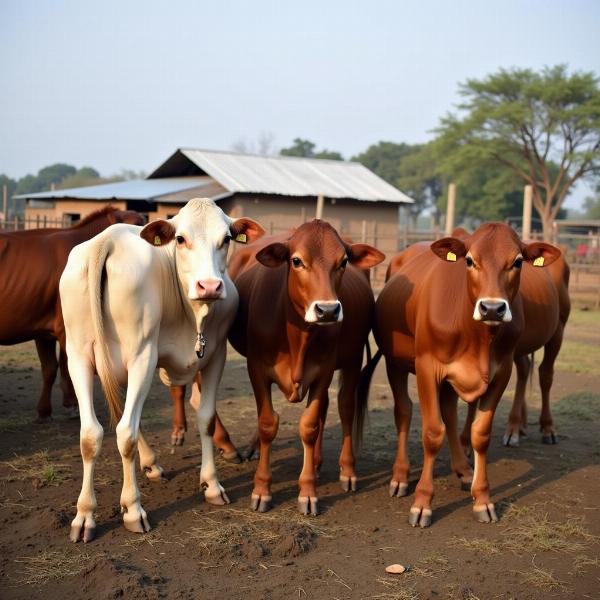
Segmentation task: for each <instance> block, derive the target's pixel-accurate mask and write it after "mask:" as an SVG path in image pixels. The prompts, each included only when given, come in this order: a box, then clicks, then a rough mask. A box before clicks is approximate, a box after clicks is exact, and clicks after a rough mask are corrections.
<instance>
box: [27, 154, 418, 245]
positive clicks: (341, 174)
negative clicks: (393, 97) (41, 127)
mask: <svg viewBox="0 0 600 600" xmlns="http://www.w3.org/2000/svg"><path fill="white" fill-rule="evenodd" d="M319 196H321V197H322V199H323V202H322V218H323V219H324V220H326V221H329V222H330V223H331V224H332V225H333V226H334V227H336V228H337V229H338V230H339V231H340V232H342V233H344V234H346V235H350V236H352V237H353V238H354V239H355V241H361V240H364V241H368V242H369V243H374V244H375V245H378V247H380V249H381V250H382V251H383V252H387V253H390V252H395V251H396V250H397V249H398V248H397V241H396V240H397V239H398V223H399V208H400V207H401V206H402V205H405V204H410V203H412V202H413V200H412V199H411V198H409V197H408V196H406V195H405V194H403V193H402V192H401V191H400V190H398V189H396V188H395V187H393V186H391V185H390V184H389V183H387V182H386V181H384V180H383V179H381V178H380V177H378V176H377V175H375V174H374V173H373V172H372V171H370V170H369V169H367V168H366V167H365V166H363V165H361V164H359V163H356V162H346V161H334V160H321V159H310V158H297V157H288V156H258V155H251V154H239V153H235V152H219V151H209V150H194V149H184V148H181V149H178V150H177V151H176V152H175V153H174V154H173V155H172V156H170V157H169V158H168V159H167V160H166V161H165V162H164V163H163V164H162V165H160V166H159V167H158V168H157V169H156V170H155V171H153V172H152V173H151V174H150V175H149V176H148V177H147V179H142V180H134V181H122V182H117V183H107V184H102V185H95V186H89V187H83V188H71V189H65V190H53V191H48V192H41V193H36V194H23V195H21V196H17V198H20V199H24V200H25V203H26V204H25V218H26V220H28V221H29V223H32V222H33V223H36V222H43V221H44V219H45V220H62V221H63V222H70V221H75V220H78V219H80V218H83V217H85V216H86V215H88V214H89V213H91V212H93V211H94V210H97V209H99V208H101V207H102V206H105V205H106V204H109V203H110V204H112V205H113V206H116V207H118V208H121V209H131V210H137V211H139V212H141V213H144V214H145V215H146V216H147V217H148V219H149V220H154V219H156V218H165V217H171V216H173V215H174V214H176V213H177V211H178V210H179V208H180V207H181V206H183V205H184V204H185V203H186V202H187V201H188V200H189V199H190V198H196V197H203V198H212V199H213V200H215V202H217V203H218V204H219V206H221V208H222V209H223V210H224V211H225V212H226V213H227V214H229V215H230V216H232V217H240V216H247V217H250V218H253V219H256V220H257V221H259V222H260V223H261V224H262V225H263V227H265V229H266V230H267V232H268V233H276V232H278V231H282V230H284V229H288V228H290V227H296V226H298V225H299V224H301V223H303V222H304V221H307V220H310V219H313V218H314V217H315V215H316V214H317V204H318V198H319Z"/></svg>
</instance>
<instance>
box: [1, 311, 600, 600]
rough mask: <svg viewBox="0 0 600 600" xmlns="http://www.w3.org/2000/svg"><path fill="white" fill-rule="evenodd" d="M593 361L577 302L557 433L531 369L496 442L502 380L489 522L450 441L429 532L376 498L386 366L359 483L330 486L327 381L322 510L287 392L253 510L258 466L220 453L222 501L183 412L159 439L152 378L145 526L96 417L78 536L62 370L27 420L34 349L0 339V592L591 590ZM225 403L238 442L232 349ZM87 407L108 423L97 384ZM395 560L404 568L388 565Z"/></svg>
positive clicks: (388, 453) (465, 594)
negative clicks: (88, 494)
mask: <svg viewBox="0 0 600 600" xmlns="http://www.w3.org/2000/svg"><path fill="white" fill-rule="evenodd" d="M536 359H537V361H538V362H539V360H540V359H541V357H540V356H537V357H536ZM599 365H600V314H599V313H591V312H583V311H576V312H575V313H574V314H573V318H572V321H571V323H570V325H569V327H568V331H567V339H566V342H565V344H564V347H563V351H562V354H561V356H560V357H559V363H558V371H557V373H556V376H555V385H554V388H553V393H552V397H553V411H554V416H555V422H556V424H557V430H558V432H559V442H560V443H559V444H558V445H556V446H545V445H542V444H541V443H540V434H539V433H538V428H537V426H536V422H537V417H538V415H539V392H538V388H537V382H536V384H535V385H534V389H533V392H532V394H531V396H530V402H529V406H530V413H529V421H530V426H529V436H528V437H527V438H525V439H524V440H522V442H521V446H520V448H516V449H513V448H511V449H509V448H504V447H503V446H502V445H501V444H500V439H501V436H502V433H503V430H504V425H505V423H506V416H507V413H508V409H509V405H510V398H511V396H512V390H513V385H514V382H511V384H510V385H509V388H508V389H507V392H506V394H505V399H504V400H503V402H502V403H501V406H500V410H499V412H498V414H497V415H496V419H495V423H494V436H493V443H492V445H491V450H490V465H491V466H490V479H491V485H492V490H493V498H494V500H495V502H496V506H497V510H498V513H499V516H500V522H499V523H497V524H494V525H484V524H479V523H476V522H475V521H474V519H473V518H472V516H471V500H470V498H469V495H468V493H467V492H463V491H461V490H460V486H459V482H458V480H457V479H456V478H455V477H454V476H453V475H452V473H451V472H450V469H449V461H448V453H447V449H446V448H444V449H443V450H442V452H441V454H440V456H439V458H438V461H437V466H436V471H435V474H436V479H435V489H436V496H435V499H434V522H433V525H432V526H431V527H430V528H428V529H419V528H415V529H413V528H412V527H410V526H409V525H408V522H407V517H408V511H409V508H410V505H411V502H412V494H411V495H409V496H408V497H405V498H400V499H398V498H390V497H389V496H388V481H389V476H390V472H391V465H392V461H393V457H394V452H395V430H394V424H393V415H392V400H391V393H390V391H389V387H388V386H387V382H386V380H385V376H384V373H383V369H382V368H381V365H380V366H379V368H378V372H377V373H376V377H375V380H374V385H373V386H372V388H371V397H370V398H371V400H370V418H369V424H368V426H367V430H366V434H365V440H364V445H363V449H362V452H361V454H360V457H359V462H358V471H359V476H360V480H359V490H358V491H357V492H356V493H353V494H352V493H344V492H342V490H341V488H340V486H339V484H338V466H337V459H338V453H339V445H340V427H339V420H338V418H337V409H336V402H335V398H336V394H335V385H334V386H333V388H332V390H331V398H332V402H331V407H330V410H329V420H328V425H327V430H326V434H325V464H324V468H323V471H322V473H321V477H320V484H319V500H320V502H319V506H320V508H321V511H322V514H321V515H319V516H318V517H303V516H301V515H300V514H298V513H297V512H296V496H297V487H296V480H297V477H298V475H299V472H300V467H301V460H302V452H301V444H300V442H299V439H298V435H297V424H298V418H299V415H300V411H301V408H300V407H299V406H297V405H288V404H287V403H286V401H285V400H284V399H283V398H282V396H281V395H280V394H276V395H275V403H276V409H277V410H278V412H279V413H280V415H281V426H280V430H279V435H278V438H277V440H276V441H275V444H274V454H273V480H274V486H273V487H274V508H273V509H272V510H271V511H270V512H269V513H266V514H257V513H254V512H252V511H251V510H250V509H249V501H250V492H251V489H252V476H253V473H254V469H255V466H256V463H252V462H251V463H244V464H241V465H232V464H229V463H226V462H224V461H222V460H220V461H219V464H218V467H219V472H220V479H221V483H222V484H223V485H224V486H225V488H226V490H227V493H228V495H229V497H230V499H231V501H232V502H231V504H230V505H229V506H227V507H223V508H219V507H214V506H211V505H208V504H206V503H205V502H204V500H203V497H202V495H201V494H200V492H199V491H198V474H199V471H198V465H199V463H200V443H199V438H198V436H197V434H196V433H195V423H194V420H193V417H192V415H191V410H189V411H188V416H189V421H190V428H189V431H188V434H187V439H186V442H185V445H184V446H183V448H178V449H177V450H176V451H175V453H174V454H172V453H171V448H170V446H169V433H170V415H171V410H170V400H169V396H168V392H167V390H166V389H165V388H164V387H163V386H162V385H161V384H160V382H159V381H158V379H157V380H156V381H155V383H154V385H153V387H152V390H151V394H150V397H149V400H148V402H147V404H146V407H145V409H144V415H143V418H142V422H143V424H144V426H145V428H146V430H147V431H148V438H149V440H150V441H151V443H152V444H153V446H154V447H155V448H156V449H157V451H158V452H159V456H160V463H161V464H162V466H163V468H164V469H165V471H166V472H167V474H168V477H169V480H168V481H167V482H164V483H158V484H157V483H150V482H148V481H146V480H145V477H144V476H143V475H141V474H140V476H139V478H138V480H139V481H140V485H141V490H142V497H143V504H144V507H145V509H146V510H147V511H148V513H149V516H150V521H151V523H152V525H153V530H152V531H151V532H150V533H149V534H146V535H136V534H132V533H129V532H128V531H126V530H125V529H124V528H123V527H122V525H121V519H120V514H119V495H120V487H121V478H122V475H121V463H120V459H119V455H118V451H117V448H116V441H115V436H114V432H113V431H110V430H109V429H108V427H106V431H105V437H104V444H103V448H102V454H101V458H100V460H99V463H98V466H97V470H96V492H97V497H98V505H99V506H98V513H97V523H98V536H97V539H96V540H95V541H93V542H92V543H90V544H87V545H83V544H82V543H79V544H72V543H71V542H69V540H68V532H69V524H70V521H71V519H72V518H73V517H74V515H75V503H76V500H77V496H78V494H79V490H80V487H81V458H80V455H79V441H78V435H79V423H78V421H77V420H72V419H68V418H67V416H66V414H65V412H64V409H63V408H62V406H61V396H60V389H59V386H58V384H57V385H56V388H55V392H54V407H55V414H54V419H53V421H52V422H51V423H49V424H46V425H34V424H33V423H32V421H33V419H34V417H35V410H34V407H35V403H36V401H37V395H38V392H39V390H40V387H41V382H40V376H39V367H38V363H37V358H36V356H35V352H34V346H33V344H23V345H20V346H13V347H8V348H7V347H4V348H0V598H2V599H6V600H8V599H16V598H21V599H25V598H28V599H29V598H45V599H53V598H61V599H64V600H66V599H69V598H90V599H92V598H93V599H98V598H99V599H104V598H120V597H123V598H189V599H192V598H193V599H197V598H215V597H218V598H229V599H234V598H244V599H247V600H248V599H254V598H273V599H279V598H298V599H300V600H302V599H303V598H317V599H321V598H331V599H334V598H339V599H344V598H381V599H383V598H389V599H417V598H460V599H465V600H466V599H472V600H475V599H477V598H479V599H481V600H483V599H489V598H507V599H508V598H518V599H528V598H543V599H544V600H546V599H548V598H563V597H572V598H600V557H599V556H600V553H599V550H600V543H599V542H600V537H598V536H600V466H599V462H600V443H599V438H600V436H599V433H600V383H599V381H600V379H599V377H600V366H599ZM411 379H412V396H413V398H416V393H415V390H414V379H413V378H411ZM219 400H220V401H219V405H218V408H219V411H220V414H221V416H222V418H223V421H224V422H225V423H226V425H227V426H228V428H229V430H230V432H231V434H232V437H233V439H234V442H236V443H238V445H240V446H242V445H243V443H244V442H245V441H246V440H247V439H249V437H250V434H251V433H252V430H253V429H254V427H255V418H256V417H255V407H254V401H253V397H252V394H251V389H250V384H249V381H248V377H247V373H246V368H245V362H244V361H243V359H242V358H241V357H239V356H237V355H235V354H232V355H231V356H230V360H229V361H228V363H227V367H226V370H225V374H224V377H223V381H222V384H221V388H220V395H219ZM96 405H97V408H98V413H99V415H100V419H101V421H102V423H103V424H105V425H106V423H107V416H106V410H105V407H104V401H103V400H102V399H101V396H100V395H99V394H98V399H97V402H96ZM461 410H462V412H463V414H464V407H462V408H461ZM419 422H420V416H419V413H418V409H417V410H416V411H415V415H414V418H413V431H412V434H411V442H410V448H411V457H412V460H413V465H412V466H413V469H412V472H411V488H410V489H411V491H412V490H413V489H414V485H415V484H416V481H417V480H418V477H419V469H420V464H421V460H422V452H421V448H420V437H419V431H420V423H419ZM391 563H401V564H403V565H405V566H407V567H409V568H408V570H407V572H406V573H404V574H402V575H393V576H392V575H387V574H386V572H385V567H386V566H387V565H389V564H391Z"/></svg>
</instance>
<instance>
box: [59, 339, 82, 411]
mask: <svg viewBox="0 0 600 600" xmlns="http://www.w3.org/2000/svg"><path fill="white" fill-rule="evenodd" d="M68 363H69V359H68V358H67V351H66V350H65V349H64V347H63V346H62V345H59V349H58V366H59V368H60V387H61V389H62V394H63V406H64V407H65V408H66V409H67V410H68V411H69V416H70V417H71V418H73V419H76V418H78V417H79V411H78V408H77V396H76V395H75V390H74V389H73V382H72V381H71V375H70V374H69V364H68Z"/></svg>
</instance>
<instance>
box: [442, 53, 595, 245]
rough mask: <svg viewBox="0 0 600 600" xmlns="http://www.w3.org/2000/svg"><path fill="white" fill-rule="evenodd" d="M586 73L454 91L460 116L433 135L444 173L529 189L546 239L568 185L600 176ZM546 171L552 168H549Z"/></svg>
mask: <svg viewBox="0 0 600 600" xmlns="http://www.w3.org/2000/svg"><path fill="white" fill-rule="evenodd" d="M598 83H599V80H598V79H597V78H596V77H595V76H594V74H593V73H580V72H575V73H572V74H569V73H568V72H567V67H566V66H564V65H559V66H556V67H552V68H549V67H547V68H545V69H543V70H542V71H541V72H540V73H536V72H534V71H532V70H530V69H510V70H505V69H501V70H500V71H498V72H497V73H495V74H493V75H489V76H488V77H487V78H485V79H483V80H475V79H472V80H468V81H467V82H466V83H465V84H462V85H461V86H460V93H461V95H462V96H463V97H464V98H465V101H464V103H462V104H460V105H459V110H460V111H461V114H460V115H458V116H457V115H452V114H450V115H447V116H446V117H444V118H443V119H442V120H441V125H440V127H439V129H438V132H439V133H440V137H439V139H438V142H437V148H438V156H439V157H440V159H441V163H442V168H443V169H444V171H446V172H452V173H459V172H460V171H461V169H465V168H467V169H469V168H474V167H489V166H494V167H497V168H502V169H508V170H511V171H512V172H513V173H515V174H516V175H517V176H518V178H519V180H520V181H521V183H522V184H531V185H532V186H533V204H534V207H535V209H536V210H537V212H538V213H539V215H540V218H541V220H542V225H543V230H544V238H545V239H550V237H551V232H552V221H553V220H554V219H555V218H556V217H557V215H558V212H559V210H560V208H561V206H562V204H563V202H564V200H565V198H566V196H567V194H568V193H569V190H570V189H571V187H572V185H573V184H574V183H575V182H576V181H577V180H578V179H580V178H582V177H589V176H593V175H598V174H599V173H600V89H599V87H598ZM553 165H554V166H555V167H556V168H553Z"/></svg>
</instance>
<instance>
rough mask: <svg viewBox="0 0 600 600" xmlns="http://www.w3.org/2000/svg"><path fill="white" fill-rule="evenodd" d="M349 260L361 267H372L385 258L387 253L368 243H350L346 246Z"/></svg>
mask: <svg viewBox="0 0 600 600" xmlns="http://www.w3.org/2000/svg"><path fill="white" fill-rule="evenodd" d="M346 254H347V255H348V260H349V261H350V262H351V263H352V264H353V265H354V266H355V267H358V268H359V269H370V268H371V267H374V266H375V265H378V264H379V263H380V262H382V261H384V260H385V254H384V253H383V252H380V251H379V250H377V248H373V246H368V245H367V244H349V245H347V246H346Z"/></svg>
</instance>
